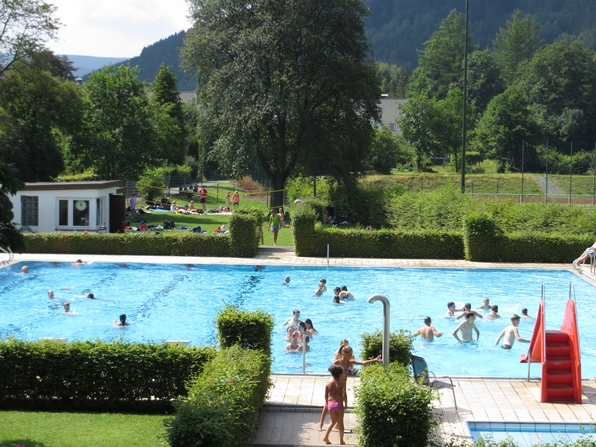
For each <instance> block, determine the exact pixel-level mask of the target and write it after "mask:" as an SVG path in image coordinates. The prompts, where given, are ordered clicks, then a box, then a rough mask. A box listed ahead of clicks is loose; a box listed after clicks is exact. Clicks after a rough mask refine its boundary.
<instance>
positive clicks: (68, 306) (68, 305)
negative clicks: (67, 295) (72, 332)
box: [62, 301, 70, 314]
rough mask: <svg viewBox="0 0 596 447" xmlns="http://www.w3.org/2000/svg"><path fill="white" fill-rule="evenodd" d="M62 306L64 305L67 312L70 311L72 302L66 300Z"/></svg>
mask: <svg viewBox="0 0 596 447" xmlns="http://www.w3.org/2000/svg"><path fill="white" fill-rule="evenodd" d="M62 306H64V313H65V314H67V313H69V312H70V303H69V302H68V301H65V302H64V303H62Z"/></svg>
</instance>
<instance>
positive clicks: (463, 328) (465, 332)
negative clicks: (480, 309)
mask: <svg viewBox="0 0 596 447" xmlns="http://www.w3.org/2000/svg"><path fill="white" fill-rule="evenodd" d="M464 318H465V320H464V321H462V322H461V323H460V324H459V326H458V327H456V328H455V330H454V331H453V334H452V335H453V336H454V337H455V339H456V340H457V341H458V342H460V343H467V342H470V341H473V340H474V334H473V332H472V331H476V340H478V339H479V338H480V331H479V330H478V328H477V327H476V325H475V324H474V320H476V315H475V314H474V313H472V312H469V313H467V314H465V317H464ZM458 332H461V339H460V338H459V337H458V335H457V333H458Z"/></svg>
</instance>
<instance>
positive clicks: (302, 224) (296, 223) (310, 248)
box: [292, 206, 323, 256]
mask: <svg viewBox="0 0 596 447" xmlns="http://www.w3.org/2000/svg"><path fill="white" fill-rule="evenodd" d="M316 221H317V212H316V211H315V210H314V209H313V208H310V207H307V206H305V207H296V208H295V209H294V210H293V212H292V231H293V234H294V251H295V252H296V256H313V255H312V254H311V253H313V252H314V250H315V242H314V239H315V237H314V234H315V222H316ZM318 248H319V249H320V248H321V247H320V246H319V247H318ZM315 256H317V255H315ZM318 256H323V254H319V255H318Z"/></svg>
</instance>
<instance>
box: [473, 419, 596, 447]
mask: <svg viewBox="0 0 596 447" xmlns="http://www.w3.org/2000/svg"><path fill="white" fill-rule="evenodd" d="M468 429H469V431H470V435H471V436H472V439H473V440H474V441H478V440H479V439H480V438H485V439H493V440H494V441H496V442H499V441H503V440H506V439H510V440H512V441H513V442H515V445H518V446H519V447H532V446H536V445H542V444H545V443H554V442H559V443H567V444H565V445H570V444H571V443H573V442H575V441H577V440H579V439H583V440H590V441H591V442H594V440H595V439H596V438H595V437H594V434H595V432H594V427H593V426H590V425H586V426H582V425H579V424H566V423H552V424H551V423H525V422H521V423H520V422H468ZM591 445H593V444H591Z"/></svg>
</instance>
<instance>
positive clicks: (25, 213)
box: [21, 196, 39, 227]
mask: <svg viewBox="0 0 596 447" xmlns="http://www.w3.org/2000/svg"><path fill="white" fill-rule="evenodd" d="M21 225H30V226H34V227H36V226H38V225H39V197H37V196H21Z"/></svg>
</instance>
